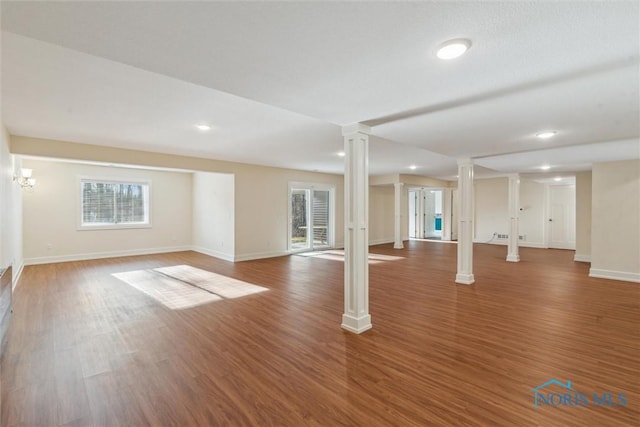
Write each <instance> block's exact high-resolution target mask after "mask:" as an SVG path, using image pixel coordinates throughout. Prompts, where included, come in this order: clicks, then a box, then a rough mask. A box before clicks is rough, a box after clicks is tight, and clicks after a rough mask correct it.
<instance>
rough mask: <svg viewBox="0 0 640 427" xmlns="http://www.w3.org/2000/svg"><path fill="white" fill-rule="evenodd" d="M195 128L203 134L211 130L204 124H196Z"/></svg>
mask: <svg viewBox="0 0 640 427" xmlns="http://www.w3.org/2000/svg"><path fill="white" fill-rule="evenodd" d="M195 127H196V128H198V130H201V131H203V132H206V131H208V130H211V126H209V125H208V124H206V123H198V124H197V125H195Z"/></svg>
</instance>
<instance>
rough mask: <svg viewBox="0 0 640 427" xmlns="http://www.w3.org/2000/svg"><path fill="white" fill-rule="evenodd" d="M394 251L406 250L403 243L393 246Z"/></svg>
mask: <svg viewBox="0 0 640 427" xmlns="http://www.w3.org/2000/svg"><path fill="white" fill-rule="evenodd" d="M393 249H404V245H403V244H402V243H396V244H394V245H393Z"/></svg>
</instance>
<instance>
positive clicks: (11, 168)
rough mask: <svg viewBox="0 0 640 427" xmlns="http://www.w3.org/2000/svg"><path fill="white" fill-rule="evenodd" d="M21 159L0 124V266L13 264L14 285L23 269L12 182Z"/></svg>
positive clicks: (18, 196)
mask: <svg viewBox="0 0 640 427" xmlns="http://www.w3.org/2000/svg"><path fill="white" fill-rule="evenodd" d="M20 166H21V164H20V160H19V159H17V158H16V157H15V156H13V155H11V154H10V153H9V134H8V133H7V130H6V129H5V127H4V126H0V171H1V175H0V267H7V266H9V265H13V278H14V281H13V284H14V286H15V285H16V284H17V281H18V278H19V276H20V273H21V271H22V264H23V257H22V232H21V230H22V190H21V189H20V186H19V185H18V184H17V183H15V182H14V181H13V175H14V173H15V171H18V170H20Z"/></svg>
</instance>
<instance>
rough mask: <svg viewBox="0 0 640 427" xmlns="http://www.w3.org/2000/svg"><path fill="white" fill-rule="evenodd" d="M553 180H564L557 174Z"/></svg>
mask: <svg viewBox="0 0 640 427" xmlns="http://www.w3.org/2000/svg"><path fill="white" fill-rule="evenodd" d="M553 180H554V181H555V182H558V181H562V177H561V176H556V177H555V178H553Z"/></svg>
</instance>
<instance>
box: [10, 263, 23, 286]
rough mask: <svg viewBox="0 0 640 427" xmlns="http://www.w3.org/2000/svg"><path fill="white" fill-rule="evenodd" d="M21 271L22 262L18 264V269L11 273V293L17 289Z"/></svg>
mask: <svg viewBox="0 0 640 427" xmlns="http://www.w3.org/2000/svg"><path fill="white" fill-rule="evenodd" d="M22 270H24V262H21V263H20V264H18V267H17V268H16V269H15V271H14V272H13V273H12V274H13V278H12V279H11V280H12V282H13V283H11V286H12V287H11V291H12V292H13V291H15V290H16V288H17V287H18V282H19V281H20V276H22Z"/></svg>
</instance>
